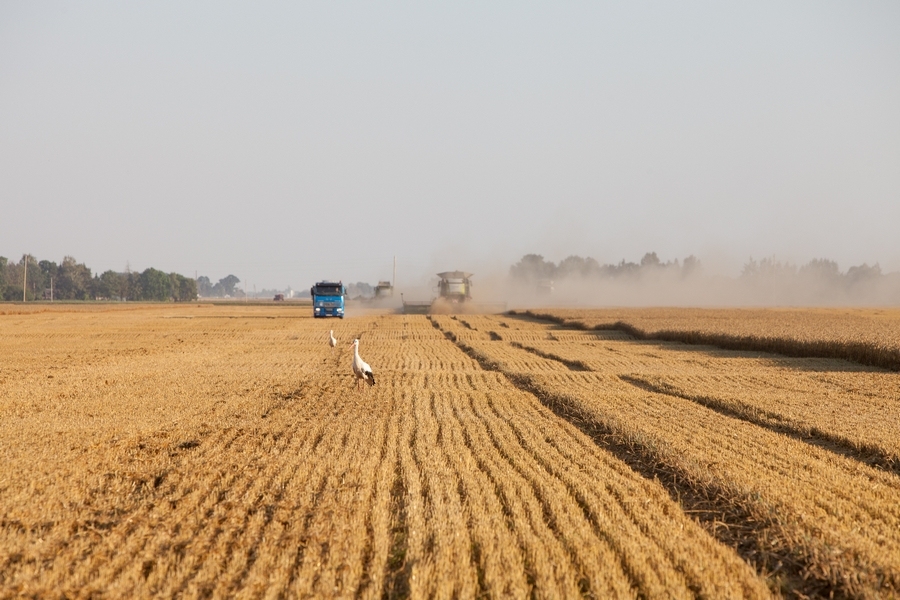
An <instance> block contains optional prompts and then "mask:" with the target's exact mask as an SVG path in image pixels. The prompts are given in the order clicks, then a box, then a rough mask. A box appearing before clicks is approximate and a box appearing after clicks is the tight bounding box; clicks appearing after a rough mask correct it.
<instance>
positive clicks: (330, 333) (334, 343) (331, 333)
mask: <svg viewBox="0 0 900 600" xmlns="http://www.w3.org/2000/svg"><path fill="white" fill-rule="evenodd" d="M328 345H329V346H331V353H332V354H334V347H335V346H337V340H336V339H335V337H334V330H333V329H329V330H328Z"/></svg>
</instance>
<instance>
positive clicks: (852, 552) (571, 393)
mask: <svg viewBox="0 0 900 600" xmlns="http://www.w3.org/2000/svg"><path fill="white" fill-rule="evenodd" d="M436 322H439V323H440V326H441V327H442V328H444V329H446V330H447V331H449V332H451V333H452V335H453V337H454V338H455V339H457V341H458V343H460V344H461V345H463V346H464V347H465V348H467V349H469V350H470V351H471V352H472V353H473V354H474V355H476V356H481V357H483V359H484V360H485V361H488V362H490V363H491V364H492V365H494V367H495V368H497V369H498V370H500V371H501V372H504V373H506V374H507V375H509V376H510V377H511V378H512V379H513V380H516V379H517V378H518V380H519V381H525V382H527V386H529V387H531V388H532V389H535V390H536V391H537V393H538V394H542V395H544V397H545V398H548V399H551V400H550V401H551V402H554V403H557V404H561V405H563V409H564V410H566V411H569V412H570V413H571V414H572V415H573V418H576V419H580V420H584V421H588V422H592V423H595V424H599V425H600V426H601V427H602V429H603V430H605V431H608V432H612V433H613V434H615V437H618V438H619V439H621V440H624V441H625V442H627V443H629V444H632V445H635V446H638V447H639V448H642V449H643V452H644V453H645V454H646V455H647V456H648V457H649V458H650V459H652V460H655V461H660V462H661V463H663V464H665V465H667V467H668V468H670V469H672V470H673V471H674V472H675V473H677V474H680V475H681V477H683V478H685V479H688V480H692V481H694V482H695V484H694V485H696V486H698V487H701V488H702V487H707V488H711V489H714V490H717V493H718V494H721V495H722V496H724V497H725V498H726V499H727V502H729V503H732V504H735V505H736V506H739V507H740V509H741V511H740V512H742V514H744V515H748V514H749V516H751V517H752V518H753V519H754V520H756V521H757V522H758V523H759V526H758V527H757V531H755V532H753V533H751V535H753V536H755V538H756V539H755V545H756V546H757V548H756V549H757V550H758V551H759V550H761V551H762V552H763V553H765V552H767V551H774V552H775V554H776V556H778V557H782V558H785V559H787V560H790V561H795V562H796V563H798V565H799V566H798V568H797V571H798V572H797V575H799V576H800V577H802V578H805V579H807V580H812V581H813V582H815V581H818V584H815V583H813V584H812V585H809V584H808V583H807V584H805V583H804V582H799V585H800V586H801V587H802V586H804V585H808V586H809V587H808V588H807V589H813V590H816V591H817V592H819V593H829V590H831V591H834V592H837V593H845V594H850V595H860V596H878V595H880V594H883V593H889V594H890V593H893V594H896V593H897V590H898V587H900V533H898V532H900V509H898V506H900V481H898V478H897V475H896V473H895V472H894V471H893V470H892V469H890V468H888V470H887V471H885V470H879V469H872V468H870V467H868V466H867V465H865V464H863V463H864V461H863V460H862V459H864V458H865V457H859V456H858V457H856V458H846V457H844V456H842V455H841V454H840V453H838V452H830V451H828V450H823V449H822V448H820V447H818V446H817V445H811V444H808V443H804V441H802V439H801V438H798V437H797V436H785V435H781V434H780V433H781V431H780V430H779V428H777V427H771V426H769V427H767V426H766V425H767V424H766V423H764V422H763V423H760V422H759V421H758V420H755V419H752V418H748V417H750V416H751V414H752V413H753V411H769V412H770V413H771V415H770V416H772V417H773V420H781V421H786V422H790V421H793V422H794V425H795V426H797V428H802V427H806V428H807V430H809V431H811V432H812V433H816V431H815V430H816V428H817V427H822V428H823V429H825V430H828V428H829V426H830V423H829V422H828V421H827V420H825V419H821V418H819V417H818V416H817V411H819V410H820V408H821V406H820V405H817V404H816V402H815V400H819V401H820V402H822V403H827V402H828V401H831V402H833V403H834V402H842V401H843V400H844V399H845V398H846V396H842V394H841V393H840V392H843V391H846V389H848V388H854V387H856V388H858V390H859V392H860V394H859V395H858V396H856V397H854V396H852V395H851V396H850V400H852V401H853V403H854V404H853V405H852V406H849V407H848V406H842V408H841V416H840V417H839V419H838V420H839V421H841V424H840V425H838V423H837V421H838V420H835V421H834V424H833V425H831V427H833V433H834V434H835V435H836V436H844V437H845V439H849V440H851V441H853V442H854V443H855V444H857V445H859V446H863V445H865V444H867V443H868V444H871V445H875V446H878V447H880V448H881V449H882V450H884V452H885V455H886V456H890V453H891V452H894V451H895V448H896V446H895V444H896V433H895V435H894V436H893V437H892V436H891V435H890V432H891V429H892V428H893V430H894V432H896V423H897V422H898V420H897V418H896V415H897V411H898V406H897V404H898V402H897V395H896V394H893V395H892V393H891V392H892V390H895V389H896V385H897V383H896V376H895V375H894V374H891V373H883V372H872V371H871V370H868V369H859V368H856V367H854V366H853V365H848V364H847V363H844V362H843V361H832V364H831V365H830V367H831V369H833V370H834V371H829V369H828V367H829V365H827V364H823V361H822V360H821V359H814V360H812V361H803V360H800V359H790V360H793V362H794V364H793V365H788V366H785V362H790V360H787V361H786V360H785V359H783V358H782V359H778V358H777V357H772V358H767V357H763V358H758V359H757V358H751V357H749V356H747V355H741V354H740V353H728V352H721V351H717V350H715V349H711V348H697V347H685V346H682V345H680V344H677V345H672V344H666V343H638V342H635V341H623V340H622V339H621V335H620V334H618V333H615V334H614V335H612V336H608V335H607V334H606V332H600V331H598V332H572V331H565V332H561V331H560V328H559V327H557V326H552V325H551V324H547V323H543V324H542V323H536V322H533V321H529V320H525V319H512V320H510V319H509V318H496V317H466V318H465V319H464V318H462V317H460V318H458V319H457V318H446V317H439V318H436ZM563 337H565V338H566V339H565V340H564V341H563V340H562V339H561V338H563ZM499 339H502V340H504V341H502V342H501V341H498V340H499ZM729 361H731V362H734V363H737V364H733V365H731V369H730V370H731V371H732V374H731V377H732V380H735V379H736V380H737V381H739V382H741V383H750V384H751V385H750V386H749V389H742V388H741V386H739V385H738V386H734V387H731V388H729V387H728V386H727V385H726V386H721V387H720V386H718V385H717V384H716V383H717V382H720V381H721V380H722V375H721V374H720V373H721V372H722V371H723V367H724V366H725V365H727V364H728V363H729ZM553 362H555V363H556V365H550V363H553ZM776 363H778V364H777V366H776ZM561 366H562V367H563V368H562V369H561V368H560V367H561ZM809 370H813V371H814V373H812V374H811V373H809V372H808V371H809ZM727 371H728V369H725V372H726V373H727ZM820 373H821V374H825V375H826V376H825V377H823V378H819V377H818V374H820ZM892 378H893V379H892ZM873 379H876V380H879V381H880V383H881V385H875V386H873V385H871V382H872V380H873ZM726 380H727V378H726ZM653 381H656V382H669V381H674V383H675V384H676V385H678V386H680V387H679V388H677V390H678V393H673V390H672V389H671V386H670V387H668V388H662V390H660V389H659V388H661V387H662V386H657V388H653V387H649V386H647V385H644V384H646V383H648V382H653ZM766 381H768V382H770V385H769V386H766V385H765V383H764V382H766ZM711 382H712V383H711ZM635 384H637V385H635ZM666 385H667V386H668V385H670V384H668V383H666ZM816 386H818V387H816ZM834 386H841V387H840V388H839V391H838V392H837V393H834V394H831V395H829V394H823V390H827V389H831V388H833V387H834ZM735 387H736V388H738V389H735ZM810 387H812V388H813V389H812V390H810V389H809V388H810ZM773 389H774V398H772V397H771V396H773V394H772V391H773ZM798 390H799V392H800V393H799V394H797V392H798ZM659 391H664V392H665V393H657V392H659ZM832 391H833V390H832ZM722 392H724V393H722ZM717 394H718V395H719V397H718V398H716V395H717ZM793 394H797V395H799V396H800V399H799V401H795V402H793V403H792V402H790V400H791V397H792V395H793ZM701 398H702V399H704V401H702V402H700V401H698V400H699V399H701ZM711 400H713V401H715V403H717V404H712V405H711V404H710V401H711ZM729 404H730V405H731V407H730V408H729ZM785 405H786V406H785ZM735 406H737V407H738V408H740V409H741V410H733V408H734V407H735ZM723 408H728V410H723ZM741 411H743V413H742V412H741ZM847 412H849V413H851V414H852V415H853V417H854V418H853V419H845V418H844V417H843V413H847ZM776 418H777V419H776ZM885 418H887V419H888V420H887V421H885ZM848 422H850V423H849V424H848ZM760 424H762V425H763V426H762V427H761V426H760ZM894 456H896V454H894ZM890 466H891V465H890V464H888V467H890ZM784 583H785V585H787V586H788V587H790V586H792V585H797V584H798V583H797V582H794V583H792V582H789V581H788V582H784ZM890 590H893V591H892V592H891V591H890Z"/></svg>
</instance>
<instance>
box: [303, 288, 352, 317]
mask: <svg viewBox="0 0 900 600" xmlns="http://www.w3.org/2000/svg"><path fill="white" fill-rule="evenodd" d="M309 295H310V296H312V303H313V317H316V318H319V317H340V318H341V319H343V318H344V297H345V296H346V295H347V288H345V287H344V284H343V283H341V282H340V281H338V282H334V281H320V282H318V283H317V284H315V285H314V286H312V287H311V288H310V289H309Z"/></svg>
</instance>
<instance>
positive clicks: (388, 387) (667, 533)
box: [0, 307, 767, 597]
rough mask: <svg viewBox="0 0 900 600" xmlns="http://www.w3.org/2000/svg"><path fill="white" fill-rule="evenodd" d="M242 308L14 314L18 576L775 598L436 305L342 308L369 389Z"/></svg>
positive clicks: (342, 333)
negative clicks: (456, 341) (371, 312)
mask: <svg viewBox="0 0 900 600" xmlns="http://www.w3.org/2000/svg"><path fill="white" fill-rule="evenodd" d="M227 311H228V312H227V313H226V312H225V309H219V308H215V309H210V308H195V309H172V310H171V311H160V310H158V309H154V310H152V311H149V312H148V313H144V312H142V311H133V312H129V313H124V312H122V313H112V314H107V313H101V314H99V315H98V314H94V313H87V314H86V315H82V314H80V313H76V316H77V317H78V318H76V319H74V320H73V321H66V319H64V318H63V319H60V315H56V314H53V313H40V314H37V315H24V316H23V315H15V319H18V320H13V319H10V317H11V315H6V316H4V317H3V318H4V319H7V320H6V321H4V328H3V333H2V335H0V343H2V344H3V345H4V349H12V348H19V349H18V350H16V352H19V353H20V355H21V359H19V360H18V362H17V360H16V358H15V356H14V355H15V353H14V352H11V353H10V356H13V358H11V359H10V360H9V361H8V362H6V363H4V365H3V369H2V371H0V386H2V387H0V392H2V396H0V397H2V398H3V400H2V401H0V417H2V420H0V423H2V424H0V442H2V444H0V448H2V452H3V453H4V456H3V459H4V461H5V464H8V465H11V468H9V469H6V470H5V471H4V472H3V474H2V475H0V513H2V514H3V515H4V517H3V521H2V527H0V593H2V595H6V596H13V595H17V594H23V593H26V594H27V593H39V594H45V595H53V594H54V593H55V594H59V595H63V594H68V595H79V594H88V593H90V592H91V591H95V592H98V593H100V592H103V591H106V592H107V593H109V594H111V595H117V596H135V595H147V594H153V593H155V594H162V595H175V594H180V595H184V596H187V597H193V596H201V595H205V594H208V593H212V594H214V595H219V596H225V595H234V596H239V597H259V596H265V597H280V596H309V595H317V596H346V595H361V596H365V597H372V596H380V595H382V594H387V595H405V594H407V593H409V594H412V595H413V596H416V597H420V596H430V595H439V596H448V595H459V596H471V595H478V594H482V593H487V594H492V595H497V596H507V595H514V596H517V595H526V594H529V593H532V592H533V593H534V594H536V595H538V596H554V595H571V594H580V593H588V594H593V595H597V596H619V597H633V596H635V595H643V596H648V597H659V596H666V597H673V596H674V597H691V596H694V595H696V594H700V595H707V596H715V597H726V596H766V595H767V590H766V588H765V586H764V583H763V582H762V580H761V579H759V578H758V577H757V576H756V575H755V574H754V573H753V571H752V570H751V569H750V568H749V567H748V566H747V564H746V563H744V562H743V561H741V560H740V558H739V557H738V556H737V555H736V554H735V553H734V552H733V551H732V550H731V549H730V548H727V547H726V546H723V545H721V544H719V543H717V542H716V541H715V540H714V539H713V538H712V537H711V536H709V535H708V534H707V533H706V532H705V531H704V530H703V529H702V528H700V527H699V526H698V525H697V524H696V523H695V522H694V521H693V520H691V519H689V518H688V517H687V516H686V515H685V514H684V513H683V512H682V511H681V509H680V508H679V506H678V505H677V503H675V502H674V501H672V500H671V499H670V498H669V497H668V495H667V494H666V492H665V490H664V489H663V488H662V487H661V486H659V485H658V484H656V483H654V482H652V481H648V480H645V479H643V478H642V477H640V476H639V475H637V474H636V473H635V472H633V471H632V470H631V469H629V468H628V467H627V466H626V465H624V464H623V463H621V462H620V461H618V460H617V459H615V458H614V457H612V456H611V455H609V454H608V453H606V452H604V451H602V450H601V449H599V448H598V447H597V446H596V445H595V444H594V443H593V442H591V441H590V440H589V439H588V438H587V437H586V436H585V435H583V434H582V433H581V432H580V431H578V430H577V429H576V428H575V427H572V426H571V425H569V424H568V423H566V422H565V421H563V420H560V419H559V418H558V417H557V416H556V415H555V414H553V413H552V412H551V411H549V410H547V409H546V408H545V407H543V406H542V405H541V404H540V403H539V402H538V401H537V400H536V399H535V398H534V396H532V395H531V394H528V393H526V392H523V391H520V390H518V389H516V388H515V387H514V386H512V385H510V383H509V382H508V381H507V380H506V378H505V377H503V376H502V375H500V374H498V373H493V372H486V371H485V370H483V369H482V368H481V367H480V366H479V364H478V363H477V362H475V361H474V360H472V359H471V358H469V357H468V356H466V355H465V354H464V353H463V352H462V351H460V350H459V349H458V348H457V347H456V346H454V345H453V344H452V343H451V342H449V341H448V340H446V339H445V337H444V336H443V335H442V334H441V333H440V332H439V331H437V330H436V329H434V328H433V327H432V326H431V324H430V323H429V322H428V321H426V320H425V318H423V317H414V316H410V317H387V316H371V317H361V318H357V319H346V320H345V321H343V322H341V323H340V324H336V325H334V327H336V334H337V335H338V337H339V338H340V339H341V341H342V342H343V341H349V339H350V338H351V337H353V336H359V337H361V338H362V340H363V343H362V352H363V354H364V356H365V358H366V359H367V360H368V361H369V362H370V363H371V364H372V365H373V366H375V368H376V379H377V380H378V385H376V387H374V388H369V389H367V390H366V391H365V392H363V393H359V394H358V393H357V392H356V391H355V386H354V384H353V381H352V379H351V378H350V376H349V373H348V371H349V369H348V366H347V363H348V360H349V355H348V350H347V349H346V347H344V346H341V347H340V348H339V349H337V350H335V351H333V352H332V351H331V350H330V349H329V348H328V347H327V346H326V345H325V343H324V341H325V336H326V335H327V332H325V331H323V330H322V327H323V325H322V324H321V323H320V322H318V321H314V320H312V319H298V318H296V316H295V313H291V312H290V311H289V310H284V311H276V310H274V309H262V308H253V307H250V308H244V309H237V308H229V309H227ZM48 315H49V317H52V318H53V319H55V320H62V321H66V322H64V323H59V322H53V323H45V322H44V320H45V319H47V318H48ZM273 316H274V317H277V318H268V317H273ZM175 317H177V318H175ZM329 325H330V324H329ZM93 333H97V334H99V336H97V337H92V334H93ZM32 334H34V336H35V337H34V339H32V340H31V341H32V342H33V343H35V344H38V345H40V348H41V351H40V353H39V354H40V356H41V357H42V358H41V360H35V358H34V354H32V353H29V351H28V344H27V341H28V339H29V336H31V335H32ZM23 340H24V342H26V343H24V344H23ZM101 342H102V343H101ZM42 361H43V362H42ZM550 362H551V363H552V362H553V361H550ZM51 372H52V373H53V374H54V378H53V380H52V382H51V383H48V382H47V381H46V379H47V378H46V375H47V374H48V373H51ZM110 380H111V381H112V382H113V383H110V384H107V383H106V382H107V381H110ZM108 385H112V386H114V390H115V391H114V392H113V393H107V392H103V390H105V389H106V386H108ZM37 408H41V409H42V410H39V411H38V410H37ZM23 431H24V432H26V435H22V432H23ZM35 446H40V450H39V451H37V452H33V449H34V447H35Z"/></svg>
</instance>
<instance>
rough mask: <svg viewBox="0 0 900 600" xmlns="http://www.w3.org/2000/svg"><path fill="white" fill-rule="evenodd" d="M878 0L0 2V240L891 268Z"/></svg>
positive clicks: (220, 253) (275, 262)
mask: <svg viewBox="0 0 900 600" xmlns="http://www.w3.org/2000/svg"><path fill="white" fill-rule="evenodd" d="M898 31H900V3H898V2H896V1H893V0H891V1H881V2H874V1H873V2H869V1H846V2H830V1H809V2H799V1H793V0H788V1H784V0H778V1H774V0H771V1H770V0H760V1H757V2H749V3H737V2H718V1H708V2H696V1H687V2H677V3H675V2H661V1H660V2H642V1H638V2H511V1H497V2H488V3H486V2H465V1H463V2H440V3H438V2H429V3H412V2H388V3H371V2H366V3H364V2H296V3H295V2H263V3H256V2H243V3H232V2H218V1H217V2H193V3H184V2H90V3H80V4H73V3H63V2H40V1H27V2H24V1H23V2H18V1H4V2H2V3H0V255H2V256H7V257H10V258H12V259H14V260H18V259H20V258H21V257H22V255H23V254H25V253H29V254H31V255H33V256H36V257H38V258H39V259H47V260H55V261H57V262H61V261H62V259H63V257H64V256H74V257H75V258H76V259H77V260H78V261H79V262H84V263H86V264H87V265H88V267H90V268H91V269H92V270H93V272H95V273H101V272H103V271H105V270H108V269H112V270H115V271H124V270H125V269H126V267H128V268H130V269H132V270H136V271H140V270H143V269H145V268H148V267H154V268H157V269H161V270H164V271H167V272H172V271H174V272H178V273H181V274H184V275H188V276H194V275H195V274H196V275H206V276H208V277H210V279H211V280H212V281H217V280H218V279H220V278H223V277H225V276H226V275H228V274H234V275H236V276H237V277H239V278H240V279H241V280H242V282H243V284H244V285H246V286H247V287H248V289H254V288H258V289H264V288H270V289H284V288H287V287H288V286H291V287H293V288H294V289H304V288H306V287H308V286H309V285H310V284H311V283H312V282H314V281H318V280H321V279H342V280H343V281H345V282H356V281H364V282H370V283H373V284H374V283H375V282H377V281H378V280H379V279H390V278H391V276H392V264H393V260H394V258H395V257H396V263H397V285H398V287H402V286H403V285H417V284H419V283H421V282H422V281H423V280H424V279H426V278H427V277H428V276H429V275H433V274H434V273H436V272H437V271H442V270H452V269H461V270H467V271H472V272H475V280H476V281H477V280H478V277H479V273H481V274H482V276H484V275H486V274H488V273H491V274H497V273H505V272H507V271H508V269H509V266H510V265H512V264H514V263H516V262H517V261H518V260H519V259H520V258H521V257H522V256H523V255H525V254H528V253H535V254H541V255H542V256H544V257H545V258H546V259H547V260H552V261H560V260H562V259H563V258H565V257H567V256H569V255H579V256H590V257H593V258H595V259H597V260H599V261H600V262H601V263H617V262H619V261H621V260H623V259H624V260H627V261H635V262H638V261H640V258H641V257H642V256H643V255H644V254H645V253H646V252H651V251H653V252H656V253H657V255H658V256H659V257H660V258H661V259H663V260H671V259H675V258H679V259H683V258H684V257H686V256H688V255H694V256H697V257H699V258H700V260H701V261H702V262H703V264H704V266H705V267H706V268H707V269H708V270H712V271H718V272H721V273H723V274H726V275H736V274H737V273H739V272H740V268H741V265H742V264H744V263H745V262H746V261H747V260H748V259H749V258H750V257H754V258H756V259H760V258H764V257H774V258H776V259H778V260H783V261H791V262H794V263H796V264H804V263H806V262H808V261H809V260H811V259H813V258H828V259H831V260H835V261H837V262H838V264H839V266H840V268H841V270H846V269H847V268H849V267H850V266H853V265H858V264H862V263H868V264H872V263H876V262H877V263H879V264H880V265H881V267H882V269H883V270H885V271H896V270H900V241H898V240H900V35H898V34H897V32H898Z"/></svg>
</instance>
